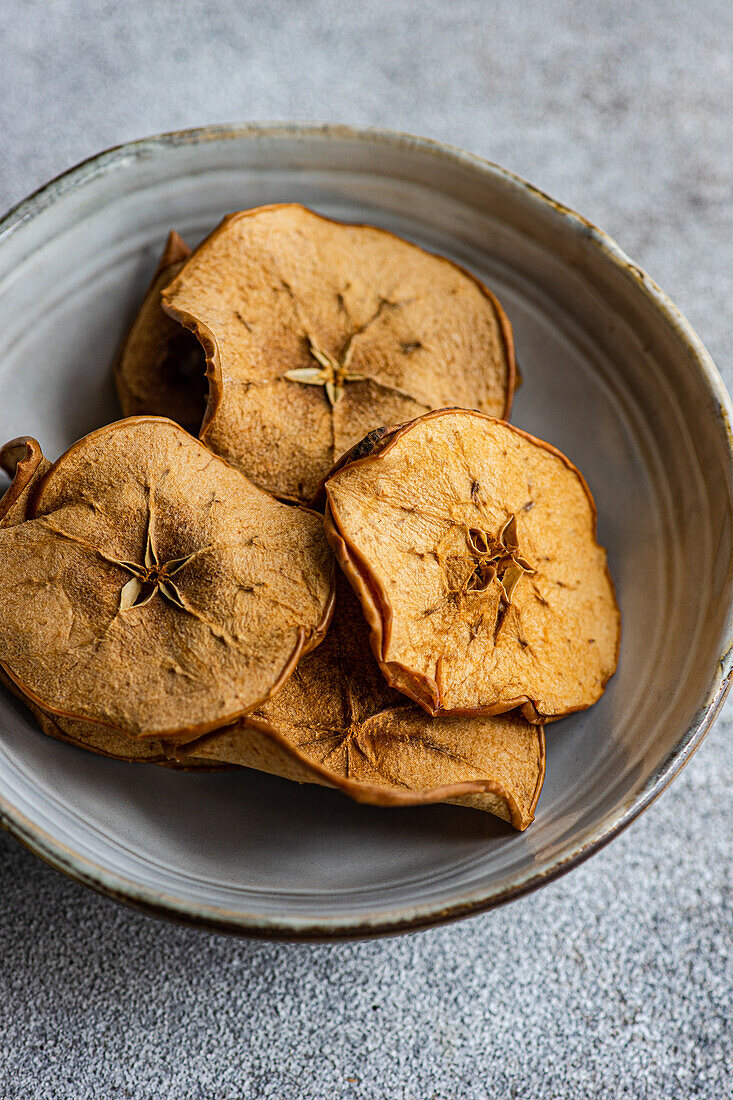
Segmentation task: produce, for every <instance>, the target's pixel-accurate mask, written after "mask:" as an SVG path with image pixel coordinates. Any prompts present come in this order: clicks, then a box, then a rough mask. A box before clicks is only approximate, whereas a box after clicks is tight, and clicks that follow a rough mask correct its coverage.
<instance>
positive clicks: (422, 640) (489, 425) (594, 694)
mask: <svg viewBox="0 0 733 1100" xmlns="http://www.w3.org/2000/svg"><path fill="white" fill-rule="evenodd" d="M373 438H374V440H375V442H374V448H375V449H374V451H373V453H372V454H371V455H366V456H364V457H357V458H355V459H354V460H353V461H350V462H346V464H345V465H342V466H341V468H340V469H338V470H337V471H336V472H335V473H334V475H333V476H332V477H331V478H329V479H328V481H327V482H326V496H327V500H328V509H327V512H326V534H327V535H328V538H329V541H330V542H331V545H332V546H333V548H334V550H335V551H336V554H337V556H338V558H339V561H340V562H341V565H342V566H343V568H344V570H345V572H346V574H347V576H348V578H349V580H350V581H351V583H352V585H353V587H354V589H355V591H356V592H357V594H358V596H359V598H360V600H361V602H362V605H363V607H364V611H365V614H366V617H367V620H368V622H369V624H370V626H371V631H372V635H371V637H372V646H373V649H374V652H375V654H376V656H377V659H378V660H379V662H380V664H381V666H382V670H383V672H384V674H385V676H386V677H387V680H388V681H389V683H390V684H392V685H393V686H394V687H396V688H399V689H400V691H403V692H405V694H407V695H409V696H410V697H411V698H413V699H416V700H417V701H418V702H419V703H420V704H421V706H423V707H424V708H425V710H427V711H428V712H429V713H430V714H449V713H453V714H499V713H502V712H504V711H508V710H512V709H513V708H514V707H519V706H521V707H522V710H523V713H524V714H525V716H526V717H527V718H528V719H529V720H530V721H538V720H543V719H544V720H552V719H555V718H560V717H562V715H564V714H568V713H570V712H571V711H576V710H581V709H583V708H585V707H588V706H590V705H591V704H592V703H594V702H595V701H596V700H597V699H598V698H599V696H600V695H601V693H602V692H603V690H604V688H605V686H606V683H607V681H608V679H609V677H610V676H611V675H612V674H613V672H614V670H615V668H616V660H617V654H618V641H619V613H618V609H617V606H616V600H615V597H614V590H613V584H612V582H611V578H610V576H609V573H608V568H607V565H606V555H605V552H604V550H602V549H601V547H599V546H598V544H597V542H596V512H595V507H594V504H593V500H592V497H591V495H590V491H589V490H588V487H587V485H586V484H585V481H584V480H583V478H582V477H581V475H580V474H579V473H578V471H577V470H576V469H575V467H574V466H573V465H572V464H571V463H570V462H569V461H568V459H566V458H565V457H564V456H563V455H561V454H560V452H559V451H557V450H555V449H554V448H553V447H551V446H549V444H547V443H542V442H540V441H539V440H537V439H533V438H532V437H531V436H528V435H526V434H525V433H524V432H522V431H519V429H517V428H512V427H510V426H509V425H507V424H505V423H503V422H502V421H499V420H494V419H492V418H491V417H486V416H482V415H481V414H480V413H476V412H470V411H466V410H461V409H458V410H452V409H444V410H442V411H439V412H435V413H430V414H428V415H427V416H424V417H420V418H419V419H417V420H415V421H413V422H412V423H411V424H406V425H404V426H402V427H401V428H399V429H397V430H395V431H392V432H391V433H390V432H387V433H386V434H382V436H381V438H380V436H379V433H374V437H373ZM364 449H367V448H362V451H363V450H364Z"/></svg>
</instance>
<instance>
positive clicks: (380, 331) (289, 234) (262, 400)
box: [162, 204, 514, 500]
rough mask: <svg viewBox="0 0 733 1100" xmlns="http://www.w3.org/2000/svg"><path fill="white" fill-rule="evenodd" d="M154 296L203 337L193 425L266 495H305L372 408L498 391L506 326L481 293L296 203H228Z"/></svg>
mask: <svg viewBox="0 0 733 1100" xmlns="http://www.w3.org/2000/svg"><path fill="white" fill-rule="evenodd" d="M162 303H163V308H164V309H165V310H166V312H167V313H168V314H170V316H171V317H173V318H175V319H176V320H177V321H179V322H180V323H181V324H182V325H183V326H185V328H187V329H190V330H192V331H193V332H195V334H196V336H197V337H198V339H199V340H200V342H201V344H202V346H203V348H204V349H205V352H206V358H207V372H208V377H209V402H208V406H207V410H206V415H205V417H204V422H203V425H202V428H201V432H200V437H201V439H202V440H203V441H204V442H205V443H206V445H207V446H208V447H210V448H211V450H213V451H214V452H215V453H216V454H219V455H221V456H222V457H224V458H226V459H227V460H228V461H229V462H231V463H232V464H233V465H234V466H236V467H237V468H238V469H241V470H242V471H243V472H244V473H245V474H246V475H247V476H248V477H250V478H251V479H252V480H253V481H254V482H255V483H256V484H258V485H261V486H262V487H263V488H264V489H267V490H269V491H270V492H272V493H275V494H276V495H277V496H281V497H287V498H291V499H294V500H309V499H310V497H311V495H312V493H313V491H314V489H315V488H316V486H317V485H318V483H319V481H320V479H321V478H322V477H323V476H324V475H325V474H326V473H327V472H328V470H329V469H330V468H331V466H332V465H333V463H334V461H335V459H336V458H338V456H339V455H340V454H342V453H343V452H344V451H345V450H346V449H347V448H348V447H350V446H352V444H354V443H356V442H357V440H359V439H361V438H362V436H363V435H364V434H365V433H366V432H367V431H369V430H370V429H371V428H374V427H377V426H378V425H380V424H385V423H395V422H396V421H398V420H406V419H411V418H413V417H415V416H419V415H420V414H421V413H424V412H427V411H428V410H429V409H435V408H440V407H442V406H445V405H451V404H457V405H465V406H468V407H473V408H477V409H480V410H482V411H483V412H486V413H491V414H492V415H495V416H506V415H508V412H509V409H510V407H511V401H512V394H513V390H514V350H513V342H512V334H511V327H510V325H509V322H508V320H507V318H506V316H505V314H504V311H503V310H502V308H501V306H500V305H499V303H498V302H497V300H496V298H495V297H494V296H493V294H491V292H490V291H489V290H487V288H486V287H484V286H483V285H482V284H481V283H480V282H479V281H478V280H477V279H476V278H475V277H474V276H473V275H470V274H469V273H468V272H467V271H464V270H463V269H462V268H460V267H458V266H457V265H456V264H454V263H452V262H451V261H449V260H447V259H444V258H442V257H440V256H436V255H433V254H431V253H428V252H425V251H423V249H421V248H418V247H417V246H416V245H414V244H410V243H408V242H407V241H404V240H401V239H400V238H399V237H395V236H394V235H393V234H391V233H388V232H386V231H385V230H383V229H377V228H375V227H373V226H365V225H347V224H344V223H341V222H335V221H331V220H330V219H328V218H324V217H322V216H320V215H318V214H315V213H313V212H312V211H310V210H307V209H306V208H305V207H303V206H299V205H296V204H284V205H275V206H264V207H259V208H257V209H255V210H247V211H243V212H241V213H238V214H232V215H230V216H229V217H228V218H225V219H224V221H223V222H222V224H221V225H220V226H219V227H218V228H217V229H215V230H214V232H213V233H212V234H211V235H210V236H209V237H208V238H206V240H205V241H203V242H202V244H200V245H199V247H198V248H197V249H196V250H195V251H194V252H193V253H192V255H191V256H190V257H189V258H188V259H187V260H186V261H185V262H184V264H183V266H182V267H181V269H180V271H179V272H178V274H177V275H176V277H175V278H174V279H173V280H172V281H171V282H170V284H169V285H168V286H167V287H166V288H165V289H164V290H163V292H162Z"/></svg>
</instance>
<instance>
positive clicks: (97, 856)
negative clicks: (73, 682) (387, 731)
mask: <svg viewBox="0 0 733 1100" xmlns="http://www.w3.org/2000/svg"><path fill="white" fill-rule="evenodd" d="M290 200H297V201H299V202H303V203H306V204H308V205H310V206H313V207H314V208H316V209H317V210H320V211H322V212H324V213H326V214H329V215H333V216H335V217H337V218H343V219H347V220H348V219H353V220H356V221H363V222H372V223H374V224H377V225H382V226H385V227H386V228H388V229H391V230H393V231H395V232H397V233H399V234H401V235H403V236H405V237H408V238H411V239H413V240H415V241H417V242H419V243H420V244H421V245H424V246H426V247H427V248H430V249H433V250H435V251H438V252H441V253H444V254H446V255H448V256H450V257H452V258H453V259H455V260H457V261H458V262H459V263H461V264H464V265H465V266H466V267H468V268H470V269H471V270H472V271H475V272H476V273H477V274H478V276H479V277H480V278H481V279H483V280H485V282H486V283H488V285H489V286H490V287H492V288H493V289H494V290H495V291H496V292H497V293H498V295H499V297H500V299H501V301H502V302H503V303H504V305H505V307H506V310H507V312H508V314H509V317H510V319H511V321H512V324H513V325H514V330H515V334H516V342H517V349H518V357H519V361H520V363H521V368H522V371H523V374H524V379H525V381H524V385H523V386H522V388H521V390H520V391H519V393H518V395H517V398H516V402H515V406H514V411H513V414H512V419H513V421H514V423H516V424H518V425H519V426H521V427H522V428H526V429H528V430H529V431H530V432H532V433H534V434H536V435H539V436H541V437H542V438H544V439H548V440H550V441H551V442H552V443H554V444H556V445H557V446H558V447H560V448H561V449H562V450H563V451H564V452H565V453H566V454H567V455H569V457H570V458H571V459H572V460H573V462H575V463H576V464H577V465H578V466H579V467H580V469H581V470H582V471H583V473H584V474H585V476H586V478H587V479H588V482H589V483H590V486H591V489H592V491H593V493H594V495H595V498H596V501H597V504H598V512H599V535H600V539H601V541H602V542H603V544H604V545H605V546H606V547H607V548H608V552H609V561H610V566H611V571H612V574H613V577H614V580H615V582H616V585H617V588H618V594H619V601H620V604H621V610H622V616H623V639H622V645H621V660H620V665H619V669H618V672H617V674H616V676H615V677H614V679H613V681H612V682H611V685H610V687H609V689H608V691H607V692H606V694H605V696H604V698H603V699H602V701H601V702H600V703H599V704H598V705H597V706H595V707H593V708H592V709H591V710H589V711H587V712H586V713H584V714H579V715H576V716H574V717H572V718H569V719H566V720H565V721H562V722H559V723H557V724H555V725H553V726H551V727H549V729H548V736H547V742H548V769H547V782H546V785H545V789H544V791H543V794H542V797H541V799H540V804H539V809H538V813H537V819H536V821H535V823H534V824H533V825H532V826H531V827H530V828H529V830H528V831H527V832H526V833H524V834H518V833H515V832H513V831H512V830H511V829H510V828H509V827H508V826H505V825H504V824H502V823H501V822H499V821H498V820H495V819H492V818H490V817H488V816H486V815H483V814H480V813H477V812H474V811H469V810H464V809H460V808H458V807H451V806H434V807H424V808H413V809H378V808H374V807H369V806H359V805H356V804H354V803H352V802H350V801H349V800H348V799H346V798H345V797H344V796H342V795H341V794H339V793H337V792H335V791H329V790H325V789H322V788H318V787H309V786H303V787H299V786H297V785H295V784H292V783H288V782H286V781H285V780H280V779H276V778H272V777H270V776H266V775H262V774H259V773H256V772H242V773H228V774H207V775H188V774H176V773H173V772H168V771H165V770H163V769H159V768H152V767H144V766H140V765H131V764H122V763H116V762H114V761H111V760H106V759H103V758H100V757H96V756H92V755H89V754H87V753H85V752H83V751H81V750H78V749H75V748H72V747H70V746H68V745H65V744H60V743H57V742H54V741H51V740H49V739H47V738H46V737H44V736H43V735H42V734H41V733H39V732H38V730H37V729H36V727H35V725H34V723H33V721H32V719H31V717H30V715H29V714H28V713H27V712H26V711H25V709H24V708H23V707H22V706H21V705H20V704H18V703H17V702H16V701H15V700H14V699H13V698H11V697H10V696H9V695H8V694H7V693H3V694H2V696H0V814H1V816H2V822H3V824H4V825H5V826H6V828H8V829H9V830H10V831H11V832H12V833H13V834H14V835H15V836H16V837H18V838H19V839H20V840H22V841H23V842H24V843H25V844H27V845H28V846H29V847H30V848H32V849H33V851H35V852H37V853H38V854H39V855H40V856H42V857H43V858H44V859H46V860H48V861H49V862H50V863H51V864H53V865H54V866H55V867H58V868H59V869H60V870H63V871H65V872H67V873H68V874H70V875H71V876H73V877H74V878H75V879H77V880H79V881H81V882H84V883H86V884H88V885H89V886H92V887H94V888H96V889H98V890H101V891H103V892H104V893H106V894H109V895H111V896H113V897H115V898H118V899H121V900H124V901H126V902H128V903H130V904H132V905H135V906H138V907H140V908H143V909H146V910H148V911H151V912H154V913H157V914H160V915H163V916H168V917H174V918H178V919H182V920H185V921H189V922H193V923H196V924H200V925H207V926H211V927H216V928H219V929H224V930H228V931H233V932H239V933H245V934H252V935H265V936H285V937H291V938H317V937H338V936H358V935H369V934H375V933H380V932H388V931H397V930H402V929H412V928H418V927H421V926H425V925H429V924H432V923H436V922H439V921H445V920H448V919H450V918H453V917H457V916H461V915H465V914H469V913H472V912H476V911H479V910H482V909H486V908H488V907H490V906H493V905H496V904H497V903H499V902H502V901H506V900H507V899H509V898H512V897H515V896H517V895H518V894H521V893H523V892H525V891H528V890H531V889H533V888H535V887H537V886H539V885H541V884H543V883H545V882H547V881H549V880H550V879H552V878H554V877H555V876H556V875H558V874H560V873H561V872H562V871H565V870H567V869H568V868H570V867H572V866H573V865H574V864H576V863H578V862H579V861H580V860H581V859H583V858H585V857H586V856H588V855H590V854H591V853H592V852H594V851H595V850H597V849H598V848H599V847H600V846H601V845H602V844H604V843H605V842H607V841H608V840H609V839H611V838H612V837H613V836H615V835H616V834H617V833H618V832H619V831H620V830H621V829H622V828H623V827H624V826H625V825H628V823H629V822H630V821H631V820H633V818H634V817H636V816H637V815H638V814H639V813H640V812H641V811H642V810H643V809H644V808H645V807H646V806H648V805H649V803H650V802H651V801H652V799H654V798H655V797H656V796H657V795H658V794H659V793H660V791H662V789H663V788H664V787H665V786H666V785H667V783H669V781H670V780H671V779H672V778H673V777H674V776H675V775H676V774H677V773H678V772H679V770H680V769H681V768H682V766H683V765H684V764H685V762H686V761H687V760H688V759H689V757H690V755H691V754H692V753H693V752H694V750H695V748H696V747H697V746H698V745H699V744H700V742H701V740H702V738H703V737H704V735H705V732H706V730H707V729H708V727H709V726H710V723H711V721H712V720H713V718H714V716H715V713H716V711H717V710H718V708H719V706H720V704H721V702H722V700H723V698H724V695H725V692H726V689H727V686H728V682H729V678H730V674H731V663H732V661H731V638H732V629H731V604H732V596H733V584H732V578H731V534H732V531H731V527H732V524H731V516H732V509H731V488H732V482H733V462H732V454H731V435H730V417H731V405H730V401H729V398H728V395H727V394H726V391H725V389H724V387H723V384H722V382H721V380H720V377H719V376H718V373H717V371H716V369H715V367H714V366H713V364H712V362H711V360H710V358H709V356H708V355H707V353H706V351H705V349H704V348H703V346H702V344H701V343H700V341H699V339H698V338H697V336H696V335H695V333H694V332H693V331H692V330H691V328H690V326H689V325H688V324H687V322H686V321H685V320H684V318H683V317H682V316H681V315H680V314H679V312H678V311H677V310H676V309H675V307H674V306H673V305H672V303H671V302H670V301H669V300H668V299H667V298H666V297H665V296H664V294H663V293H662V292H661V291H660V290H659V289H658V288H657V287H656V286H655V284H654V283H653V282H652V281H651V280H650V279H649V278H648V277H647V276H646V275H645V274H644V272H643V271H641V270H640V269H639V268H638V267H637V266H636V265H635V264H633V263H632V262H631V261H630V260H629V259H628V258H627V257H626V256H625V255H624V253H623V252H621V251H620V249H619V248H618V247H617V246H616V245H615V244H614V243H613V242H612V241H611V240H609V238H608V237H607V236H605V234H603V233H602V232H601V231H600V230H598V229H596V228H595V226H593V225H591V224H590V223H589V222H587V221H586V220H585V219H584V218H582V217H581V216H580V215H578V214H575V213H573V212H572V211H571V210H568V209H567V208H565V207H563V206H561V205H560V204H558V203H556V202H553V201H552V200H551V199H549V198H548V197H547V196H546V195H543V194H541V193H540V192H539V191H537V190H535V189H534V188H533V187H531V186H530V185H529V184H527V183H525V182H524V181H522V180H520V179H518V178H517V177H516V176H513V175H511V174H510V173H509V172H506V171H504V170H503V169H501V168H498V167H497V166H496V165H493V164H489V163H487V162H486V161H483V160H480V159H478V158H476V157H473V156H469V155H468V154H466V153H462V152H459V151H457V150H455V149H450V148H447V147H445V146H442V145H437V144H435V143H433V142H430V141H425V140H422V139H418V138H413V137H408V136H403V135H398V134H391V133H384V132H378V131H371V130H365V131H360V130H353V129H346V128H342V127H335V128H334V127H323V128H319V127H310V126H290V125H282V126H274V127H273V126H243V127H224V128H214V129H205V130H195V131H188V132H183V133H176V134H169V135H165V136H163V137H157V138H152V139H149V140H145V141H140V142H134V143H132V144H129V145H123V146H121V147H119V148H117V149H113V150H111V151H109V152H106V153H102V154H101V155H100V156H97V157H94V158H93V159H92V160H90V161H87V162H86V163H84V164H82V165H80V166H79V167H77V168H74V169H72V170H71V171H70V172H68V173H66V175H64V176H62V177H60V178H59V179H57V180H54V181H53V182H52V183H50V184H48V186H46V187H44V188H42V189H41V190H40V191H39V192H37V193H36V194H35V195H33V196H32V197H31V198H29V199H28V200H27V201H25V202H23V203H21V204H20V206H18V207H16V209H15V210H13V211H11V213H10V214H8V215H7V217H6V218H5V219H4V221H3V222H2V223H1V224H0V438H2V439H3V440H4V439H8V438H10V437H12V436H16V435H20V434H32V435H35V436H37V438H38V439H39V440H40V441H41V443H42V444H43V447H44V450H45V451H46V453H47V454H48V455H49V456H50V457H52V458H55V457H56V456H57V455H58V454H59V453H60V452H61V451H62V450H63V449H65V448H66V447H67V445H68V444H69V443H71V441H72V440H74V439H76V438H77V437H79V436H80V435H83V434H84V433H86V432H88V431H90V430H91V429H93V428H96V427H97V426H99V425H100V424H103V423H105V422H107V421H110V420H114V419H116V418H117V417H118V416H119V412H118V409H117V405H116V402H115V396H114V391H113V386H112V378H111V363H112V360H113V357H114V354H115V350H116V349H117V347H118V345H119V342H120V339H121V337H122V335H123V334H124V332H125V329H126V326H127V325H128V323H129V322H130V319H131V318H132V316H133V314H134V312H135V309H136V306H137V305H138V303H139V301H140V297H141V294H142V292H143V289H144V287H145V284H146V282H147V279H148V277H149V276H150V273H151V271H152V269H153V267H154V265H155V262H156V257H157V255H158V253H159V251H160V249H161V246H162V243H163V240H164V238H165V235H166V233H167V231H168V229H169V228H170V227H172V226H173V227H175V228H176V229H178V230H179V232H180V233H181V234H182V235H183V236H184V237H185V239H186V240H187V241H189V242H191V243H195V242H196V241H197V240H198V239H199V238H200V237H201V236H202V235H203V234H204V233H205V232H206V231H207V230H209V229H210V228H211V227H212V226H214V225H215V224H216V223H217V222H218V221H219V219H220V218H221V217H222V216H223V215H224V214H226V213H228V212H230V211H232V210H239V209H242V208H245V207H249V206H256V205H258V204H260V203H269V202H283V201H290ZM701 812H702V809H701Z"/></svg>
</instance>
